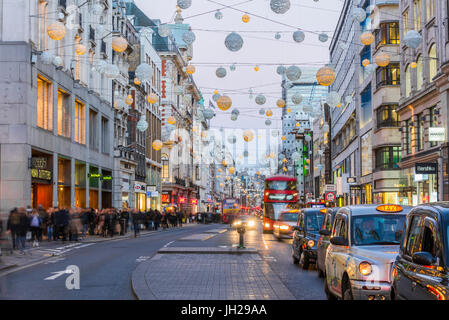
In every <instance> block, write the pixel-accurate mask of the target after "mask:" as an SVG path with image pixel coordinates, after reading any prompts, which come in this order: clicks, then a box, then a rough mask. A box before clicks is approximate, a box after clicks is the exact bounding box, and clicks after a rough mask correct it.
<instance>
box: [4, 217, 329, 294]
mask: <svg viewBox="0 0 449 320" xmlns="http://www.w3.org/2000/svg"><path fill="white" fill-rule="evenodd" d="M222 228H223V230H226V232H222V233H218V234H216V235H214V236H212V237H211V238H209V239H207V240H181V239H182V238H185V237H187V236H190V235H198V234H203V233H204V232H206V231H208V230H212V229H222ZM237 243H238V234H237V232H236V231H235V230H230V229H229V228H228V225H223V224H207V225H202V224H200V225H193V226H192V225H187V226H184V227H182V228H176V229H169V230H167V231H160V232H156V233H153V234H149V235H146V236H142V237H138V238H130V239H124V240H111V241H105V242H102V243H95V244H92V245H90V246H87V247H84V248H81V249H79V250H73V251H70V252H68V253H66V254H63V255H62V256H58V257H52V258H49V259H48V260H45V261H43V262H41V263H39V264H37V265H34V266H31V267H29V268H24V269H22V270H19V271H14V270H9V271H7V272H4V273H3V274H1V273H0V299H85V300H92V299H135V296H134V294H133V290H132V288H131V276H132V273H133V271H134V270H135V269H136V267H137V266H138V265H139V264H140V263H143V262H145V261H146V260H148V259H150V258H151V257H153V256H154V255H155V254H156V252H157V251H158V249H161V248H163V247H224V246H226V247H232V246H233V245H234V246H236V244H237ZM290 243H291V240H282V241H278V240H276V239H275V238H274V237H273V235H271V234H262V232H261V225H259V226H258V229H257V230H249V231H248V232H247V234H246V235H245V245H246V247H251V248H257V249H258V250H259V253H260V256H261V258H262V259H263V261H265V262H267V263H268V265H269V266H270V268H271V270H272V271H273V272H274V274H275V275H276V276H277V277H279V278H280V280H281V281H282V283H283V284H284V285H285V286H286V287H287V288H288V290H289V291H290V292H291V293H292V294H293V295H294V297H295V298H296V299H325V295H324V292H323V282H322V279H319V278H318V276H317V273H316V271H315V270H309V271H303V270H301V269H300V268H299V267H298V266H297V265H294V264H293V263H292V259H291V244H290ZM69 265H76V266H78V267H79V269H80V290H67V289H66V287H65V279H66V277H67V275H65V274H63V275H62V276H59V277H57V278H55V279H54V280H45V278H48V277H51V276H52V275H54V273H55V272H57V271H62V270H65V268H66V267H67V266H69ZM5 273H6V275H4V274H5ZM235 276H237V275H235ZM181 277H182V275H181ZM142 280H143V279H142ZM242 299H248V297H242Z"/></svg>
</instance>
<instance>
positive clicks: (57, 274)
mask: <svg viewBox="0 0 449 320" xmlns="http://www.w3.org/2000/svg"><path fill="white" fill-rule="evenodd" d="M52 273H53V275H52V276H50V277H47V278H45V279H44V280H55V279H56V278H59V277H60V276H62V275H63V274H66V273H72V272H71V270H68V271H67V270H62V271H56V272H52Z"/></svg>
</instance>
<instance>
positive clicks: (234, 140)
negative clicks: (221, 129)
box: [228, 135, 237, 144]
mask: <svg viewBox="0 0 449 320" xmlns="http://www.w3.org/2000/svg"><path fill="white" fill-rule="evenodd" d="M228 142H229V143H230V144H234V143H236V142H237V137H236V136H235V135H232V136H229V137H228Z"/></svg>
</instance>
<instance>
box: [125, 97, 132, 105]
mask: <svg viewBox="0 0 449 320" xmlns="http://www.w3.org/2000/svg"><path fill="white" fill-rule="evenodd" d="M133 102H134V99H133V96H132V95H130V94H129V95H128V96H127V97H126V99H125V103H126V104H127V105H128V106H129V105H131V104H133Z"/></svg>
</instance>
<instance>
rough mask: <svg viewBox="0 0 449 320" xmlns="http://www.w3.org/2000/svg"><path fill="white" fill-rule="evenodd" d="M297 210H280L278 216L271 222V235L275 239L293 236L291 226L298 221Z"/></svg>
mask: <svg viewBox="0 0 449 320" xmlns="http://www.w3.org/2000/svg"><path fill="white" fill-rule="evenodd" d="M298 212H299V210H289V211H284V212H281V214H280V215H279V218H278V219H277V220H276V221H275V222H274V224H273V235H274V236H275V237H276V238H277V239H279V240H280V239H282V238H289V239H291V238H292V236H293V227H294V226H295V225H296V222H297V221H298Z"/></svg>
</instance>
